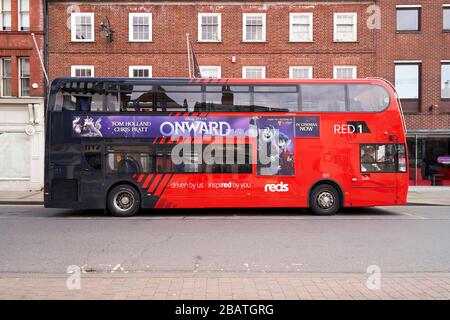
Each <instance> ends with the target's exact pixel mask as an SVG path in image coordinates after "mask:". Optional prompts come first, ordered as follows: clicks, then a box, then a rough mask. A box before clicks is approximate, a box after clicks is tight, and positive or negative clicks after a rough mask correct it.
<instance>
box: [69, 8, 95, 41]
mask: <svg viewBox="0 0 450 320" xmlns="http://www.w3.org/2000/svg"><path fill="white" fill-rule="evenodd" d="M81 16H90V17H91V22H92V24H91V34H92V39H77V33H76V28H75V18H76V17H81ZM70 27H71V29H70V33H71V41H72V42H94V41H95V15H94V13H93V12H72V14H71V15H70Z"/></svg>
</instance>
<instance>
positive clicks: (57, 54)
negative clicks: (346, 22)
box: [48, 0, 450, 130]
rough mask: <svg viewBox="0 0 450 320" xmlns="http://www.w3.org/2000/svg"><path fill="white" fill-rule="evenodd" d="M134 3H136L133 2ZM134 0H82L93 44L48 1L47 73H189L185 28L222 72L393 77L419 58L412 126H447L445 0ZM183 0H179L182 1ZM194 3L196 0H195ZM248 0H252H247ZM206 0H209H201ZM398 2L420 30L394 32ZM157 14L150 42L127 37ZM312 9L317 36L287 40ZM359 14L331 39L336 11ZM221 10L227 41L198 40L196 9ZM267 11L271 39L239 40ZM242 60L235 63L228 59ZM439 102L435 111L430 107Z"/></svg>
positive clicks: (61, 4) (449, 47)
mask: <svg viewBox="0 0 450 320" xmlns="http://www.w3.org/2000/svg"><path fill="white" fill-rule="evenodd" d="M134 2H137V1H134ZM170 2H173V1H166V3H167V4H160V5H148V4H145V2H144V1H143V4H142V5H132V4H130V3H128V4H127V3H126V1H122V2H118V1H117V2H114V1H112V0H109V1H107V3H102V1H97V2H95V3H92V2H89V1H80V2H78V3H79V4H80V9H81V11H86V12H94V13H95V43H73V42H71V41H70V30H69V29H68V28H67V26H66V25H67V21H68V19H69V18H70V15H69V14H68V13H67V10H68V6H69V4H68V3H67V1H62V0H59V1H58V0H49V30H48V31H49V52H48V53H49V68H50V70H49V71H50V78H55V77H57V76H68V75H70V65H76V64H79V65H94V66H95V75H96V76H123V77H127V76H128V66H129V65H152V66H153V76H154V77H185V76H187V75H188V71H187V60H186V41H185V40H186V39H185V34H186V33H190V34H191V39H192V40H193V45H194V49H195V51H196V53H197V55H198V59H199V64H200V65H220V66H221V67H222V77H229V78H232V77H238V78H239V77H241V76H242V66H243V65H265V66H266V76H267V77H268V78H278V77H280V78H286V77H288V69H289V66H290V65H312V66H314V77H315V78H331V77H332V76H333V65H347V64H350V65H356V66H357V67H358V77H369V76H379V77H384V78H386V79H388V80H390V81H391V82H394V61H395V60H422V100H421V110H422V114H421V115H407V116H406V120H407V127H408V128H409V129H410V130H419V129H450V116H449V115H446V114H443V112H442V109H441V108H440V106H441V101H440V61H441V60H450V41H449V40H450V33H444V32H442V22H441V21H442V4H444V3H446V2H447V3H450V1H448V0H382V1H361V3H360V4H357V3H356V1H311V2H310V3H314V4H304V5H301V4H298V3H295V4H294V3H293V2H286V3H284V4H283V3H281V2H275V1H274V3H273V4H271V3H270V2H271V1H266V2H265V3H266V4H264V5H262V4H260V3H258V1H255V2H254V3H250V4H246V5H240V4H237V5H236V4H234V5H232V4H231V3H227V2H228V1H222V4H221V5H206V6H205V5H200V4H199V5H192V4H188V3H186V4H182V5H170ZM181 2H183V1H177V3H178V4H179V3H181ZM192 2H195V1H191V3H192ZM248 2H250V1H247V3H248ZM203 3H204V2H203ZM373 3H376V4H378V5H379V6H380V7H381V13H382V15H381V30H378V31H373V30H369V29H368V28H367V27H366V20H367V18H368V17H369V14H368V13H367V12H366V9H367V7H368V6H369V5H371V4H373ZM397 4H421V5H422V21H421V26H422V29H421V31H420V32H419V33H416V34H413V33H410V34H399V33H397V32H396V27H395V25H396V10H395V6H396V5H397ZM145 11H149V12H152V13H153V42H152V43H130V42H128V13H129V12H145ZM291 11H298V12H301V11H307V12H314V31H313V32H314V42H313V43H309V44H306V43H289V42H288V38H289V12H291ZM339 11H342V12H357V13H358V42H357V43H333V12H339ZM198 12H221V13H222V43H219V44H214V43H197V41H196V39H197V13H198ZM243 12H266V13H267V42H266V43H243V42H242V13H243ZM105 16H107V17H108V18H109V20H110V22H111V27H112V28H113V30H114V31H115V33H114V42H113V43H107V41H106V39H105V38H102V37H101V36H100V33H99V24H100V21H101V19H102V18H103V17H105ZM232 56H236V57H237V62H236V63H232V62H231V57H232ZM431 105H433V106H436V107H434V108H433V110H432V111H429V107H430V106H431Z"/></svg>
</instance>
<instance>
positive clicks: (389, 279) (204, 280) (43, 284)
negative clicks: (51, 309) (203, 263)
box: [0, 272, 450, 300]
mask: <svg viewBox="0 0 450 320" xmlns="http://www.w3.org/2000/svg"><path fill="white" fill-rule="evenodd" d="M72 275H73V274H72ZM72 275H70V274H45V273H34V274H31V273H29V274H0V299H157V300H173V299H174V300H178V299H188V300H189V299H199V300H205V299H214V300H216V299H276V300H279V299H295V300H299V299H300V300H311V299H333V300H337V299H346V300H366V299H388V300H392V299H443V300H448V299H450V274H449V273H402V274H400V273H381V277H380V278H379V279H380V281H378V280H377V283H378V284H379V286H378V285H377V286H376V287H374V285H373V282H371V281H369V286H368V285H367V283H368V274H364V273H358V274H357V273H230V274H227V273H217V272H213V273H192V272H171V273H153V272H144V273H127V274H125V273H122V272H119V273H99V274H95V273H81V276H80V278H79V280H80V281H79V282H78V281H77V283H79V284H80V286H79V289H73V288H74V287H73V286H72V287H71V288H72V290H69V289H68V287H67V281H68V279H69V278H68V277H69V276H72ZM70 280H73V278H71V279H69V285H70V284H71V283H73V282H70Z"/></svg>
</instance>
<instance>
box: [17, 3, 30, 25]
mask: <svg viewBox="0 0 450 320" xmlns="http://www.w3.org/2000/svg"><path fill="white" fill-rule="evenodd" d="M30 2H31V0H28V11H22V10H21V9H22V8H21V4H22V2H21V0H18V1H17V7H18V8H17V9H18V10H17V11H18V19H17V21H18V22H19V25H18V28H19V29H18V30H19V31H23V32H29V31H30V30H31V20H30V19H31V17H30V10H31V8H30ZM22 12H28V30H22V15H21V13H22Z"/></svg>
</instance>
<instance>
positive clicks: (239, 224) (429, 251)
mask: <svg viewBox="0 0 450 320" xmlns="http://www.w3.org/2000/svg"><path fill="white" fill-rule="evenodd" d="M449 213H450V207H448V206H404V207H383V208H366V209H347V210H344V211H343V212H342V213H340V214H339V215H336V216H333V217H317V216H312V215H308V214H307V213H306V212H305V211H302V210H295V209H292V210H276V209H274V210H256V209H255V210H237V209H234V210H214V211H211V210H182V211H180V210H178V211H162V210H159V211H158V210H156V211H147V212H143V213H142V214H140V215H138V216H135V217H132V218H126V219H120V218H114V217H109V216H105V215H103V213H102V212H101V211H100V212H98V211H84V212H82V211H74V210H63V209H45V208H43V207H42V206H37V205H34V206H32V205H22V206H19V205H15V206H7V205H2V206H0V244H1V245H0V298H13V297H14V298H50V299H51V298H67V299H72V298H103V299H110V298H117V299H120V298H130V299H131V298H151V299H178V298H186V299H190V298H198V299H204V298H205V299H216V298H219V299H220V298H233V299H241V298H242V299H258V298H267V299H284V298H286V299H308V298H312V299H316V298H339V299H340V298H344V299H377V298H383V299H384V298H386V299H396V298H404V299H415V298H420V299H448V298H450V297H449V294H450V233H449V232H448V230H450V216H449ZM69 266H78V267H80V268H81V269H80V270H81V271H82V273H81V289H80V290H68V289H67V287H66V280H67V277H68V276H69V275H67V274H66V271H67V267H69ZM369 266H376V267H375V268H380V271H381V274H380V275H381V288H380V289H379V290H370V289H369V288H368V287H367V286H366V282H367V280H368V279H369V276H370V274H368V273H367V268H368V267H369Z"/></svg>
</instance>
